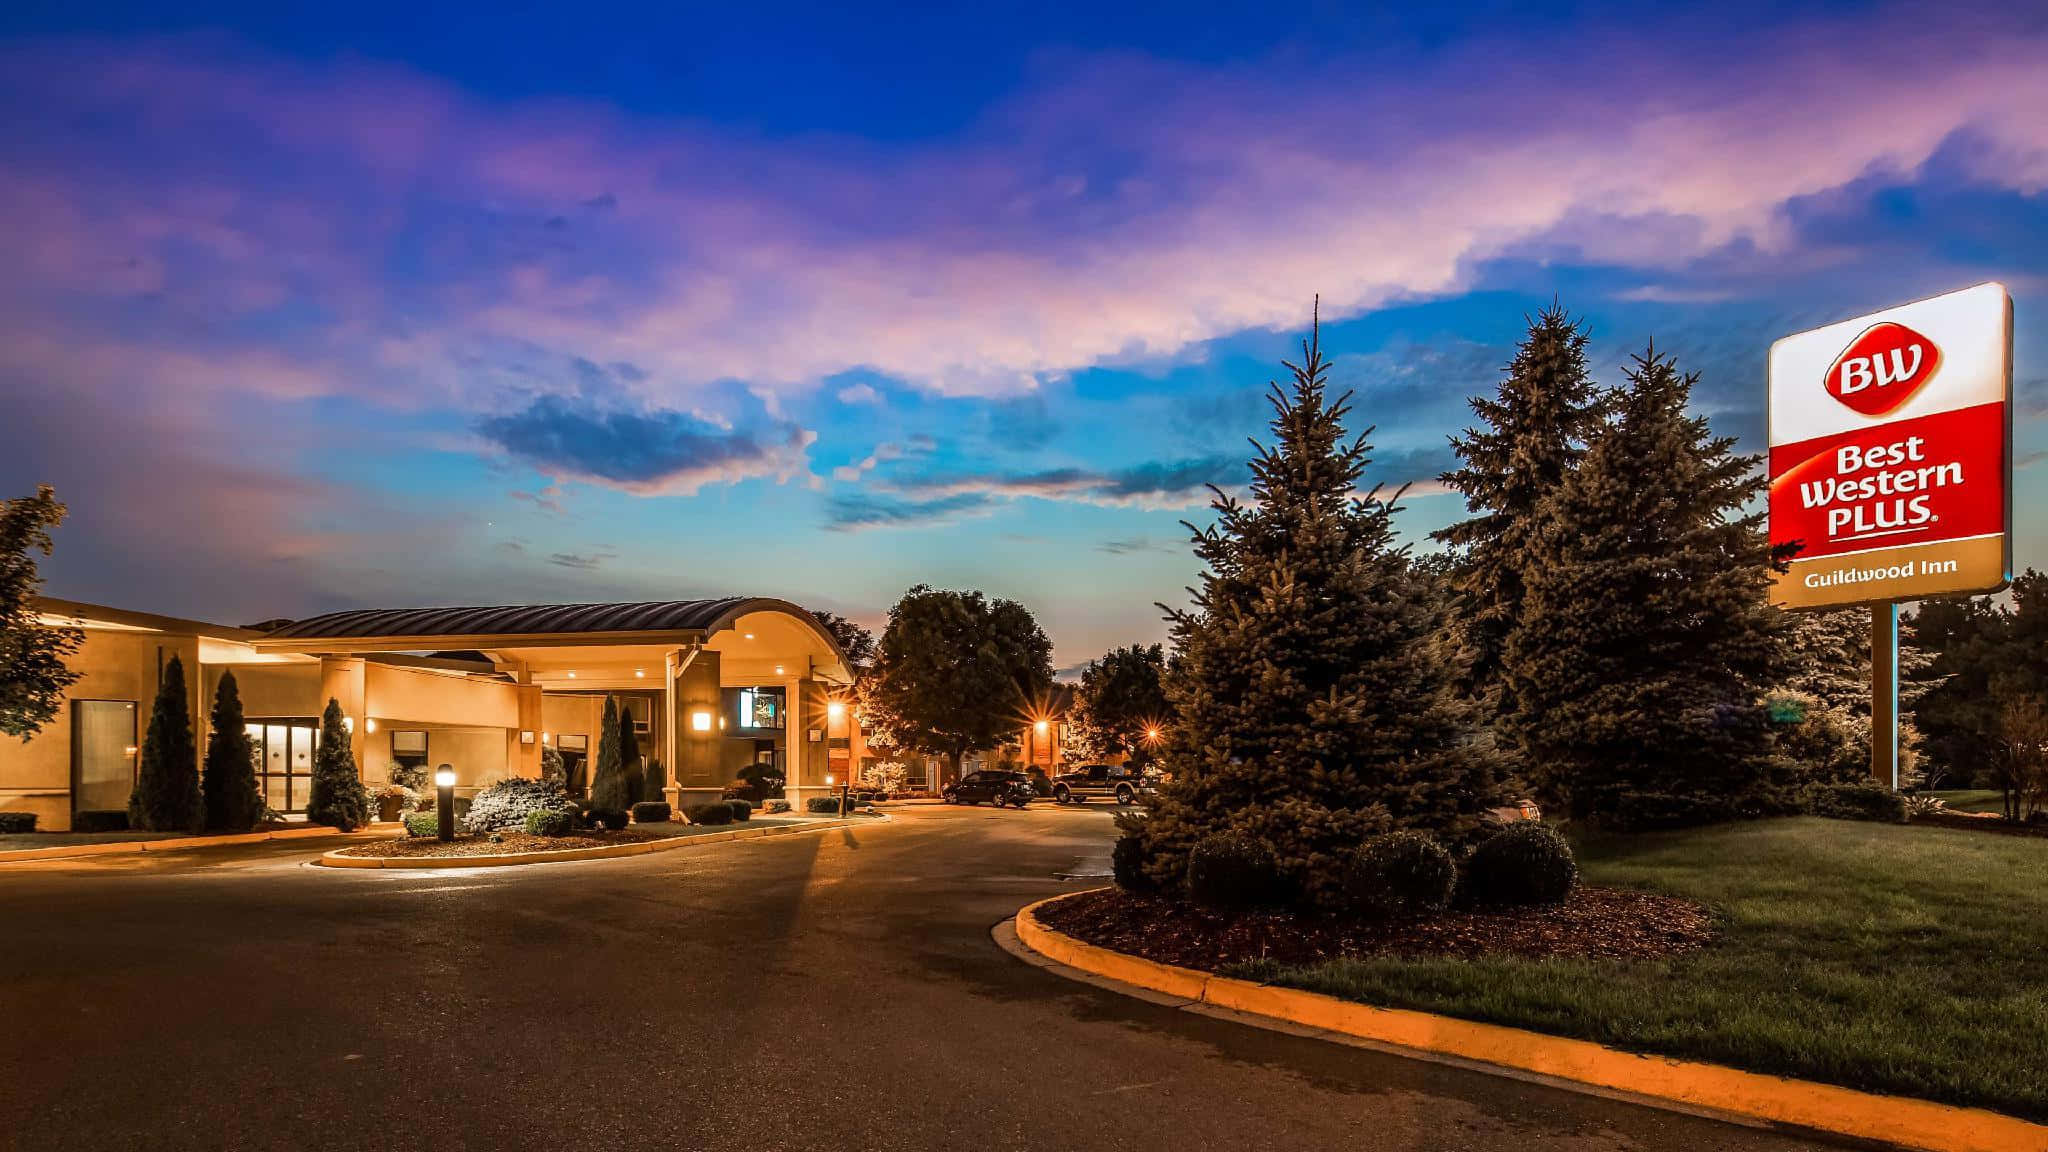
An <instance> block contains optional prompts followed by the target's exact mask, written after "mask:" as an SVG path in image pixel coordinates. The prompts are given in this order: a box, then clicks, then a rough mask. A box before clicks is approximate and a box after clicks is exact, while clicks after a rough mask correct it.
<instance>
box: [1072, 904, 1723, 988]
mask: <svg viewBox="0 0 2048 1152" xmlns="http://www.w3.org/2000/svg"><path fill="white" fill-rule="evenodd" d="M1038 916H1039V919H1040V920H1042V921H1044V922H1045V924H1046V925H1047V926H1048V927H1051V928H1054V929H1057V930H1059V931H1061V932H1064V933H1066V934H1067V935H1069V936H1073V937H1075V938H1077V939H1080V940H1085V941H1087V942H1088V943H1090V944H1095V945H1098V946H1100V947H1103V948H1110V949H1114V950H1116V951H1118V952H1127V953H1130V954H1132V955H1135V956H1142V957H1144V958H1145V959H1147V960H1156V961H1158V962H1160V963H1163V964H1175V965H1179V966H1180V967H1183V968H1197V969H1202V970H1205V971H1214V970H1217V969H1221V968H1226V967H1228V966H1230V965H1232V964H1239V963H1245V962H1249V961H1255V960H1269V961H1275V962H1278V963H1281V964H1312V963H1315V962H1318V961H1323V960H1333V959H1337V958H1339V957H1347V956H1348V957H1360V958H1363V957H1372V956H1401V957H1424V956H1449V957H1457V958H1462V959H1473V958H1476V957H1481V956H1518V957H1525V958H1539V959H1540V958H1543V957H1551V956H1558V957H1565V956H1569V957H1583V958H1591V959H1600V960H1642V959H1652V958H1655V957H1659V956H1668V955H1671V954H1673V953H1677V952H1687V951H1691V950H1693V949H1695V948H1699V947H1702V946H1703V945H1705V944H1706V943H1707V942H1708V941H1710V940H1711V939H1713V936H1714V928H1713V922H1712V920H1711V918H1710V917H1709V916H1708V914H1707V911H1706V909H1704V908H1702V907H1700V906H1699V905H1698V904H1695V903H1693V902H1692V901H1690V900H1681V899H1679V898H1677V897H1675V896H1660V895H1657V894H1656V893H1652V892H1633V891H1628V890H1625V889H1619V888H1584V887H1582V888H1580V889H1578V890H1577V891H1575V892H1574V893H1572V896H1571V898H1570V899H1569V900H1566V901H1565V902H1564V903H1563V904H1560V905H1557V906H1555V907H1548V908H1512V909H1499V910H1486V911H1478V910H1474V911H1461V910H1453V911H1450V912H1446V913H1444V914H1442V915H1440V916H1431V917H1425V918H1414V919H1394V920H1385V921H1377V920H1361V919H1352V918H1345V917H1334V916H1311V915H1305V914H1298V913H1293V912H1224V911H1218V910H1216V909H1211V908H1203V907H1200V906H1198V905H1193V904H1188V903H1186V902H1183V901H1179V900H1166V899H1161V898H1157V897H1146V896H1133V895H1130V894H1128V893H1125V892H1121V891H1118V890H1116V889H1108V890H1104V891H1100V892H1084V893H1082V894H1081V895H1079V896H1073V897H1069V898H1068V899H1065V900H1060V901H1057V902H1055V903H1052V904H1049V905H1047V906H1045V907H1044V908H1042V909H1040V910H1039V913H1038Z"/></svg>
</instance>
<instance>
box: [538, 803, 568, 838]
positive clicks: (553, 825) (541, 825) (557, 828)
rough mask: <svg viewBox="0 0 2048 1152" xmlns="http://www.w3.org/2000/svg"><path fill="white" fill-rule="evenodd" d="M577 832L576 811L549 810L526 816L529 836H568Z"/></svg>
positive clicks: (564, 809)
mask: <svg viewBox="0 0 2048 1152" xmlns="http://www.w3.org/2000/svg"><path fill="white" fill-rule="evenodd" d="M575 830H576V810H575V809H573V808H548V809H544V810H542V811H539V812H528V813H527V814H526V834H527V835H528V836H567V835H568V834H569V833H571V832H574V831H575Z"/></svg>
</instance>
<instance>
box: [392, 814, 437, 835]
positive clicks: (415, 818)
mask: <svg viewBox="0 0 2048 1152" xmlns="http://www.w3.org/2000/svg"><path fill="white" fill-rule="evenodd" d="M399 819H401V820H403V821H404V822H405V834H406V835H407V836H411V837H413V838H414V839H416V840H430V839H432V838H434V837H436V836H439V835H440V834H441V817H440V816H439V815H437V814H435V813H433V812H407V813H406V814H405V815H403V816H401V817H399Z"/></svg>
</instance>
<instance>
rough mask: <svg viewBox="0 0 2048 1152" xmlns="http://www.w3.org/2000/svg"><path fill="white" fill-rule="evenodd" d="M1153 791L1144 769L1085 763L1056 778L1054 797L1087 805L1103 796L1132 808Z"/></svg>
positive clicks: (1053, 784)
mask: <svg viewBox="0 0 2048 1152" xmlns="http://www.w3.org/2000/svg"><path fill="white" fill-rule="evenodd" d="M1152 792H1153V788H1152V785H1151V783H1150V782H1149V781H1147V780H1146V779H1145V774H1144V772H1142V771H1141V770H1139V769H1135V768H1126V767H1124V766H1122V765H1118V764H1083V765H1082V766H1080V767H1079V768H1076V769H1074V770H1073V771H1072V772H1062V773H1060V774H1059V775H1058V776H1055V777H1053V778H1052V798H1053V799H1054V800H1057V801H1058V802H1060V803H1061V804H1086V803H1087V802H1088V801H1090V800H1093V799H1096V798H1097V797H1100V798H1102V799H1105V800H1115V801H1116V802H1117V803H1118V804H1122V805H1124V806H1125V807H1129V806H1130V805H1132V804H1137V803H1139V802H1141V801H1143V800H1146V799H1148V798H1150V797H1151V795H1152Z"/></svg>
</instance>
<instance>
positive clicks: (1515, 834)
mask: <svg viewBox="0 0 2048 1152" xmlns="http://www.w3.org/2000/svg"><path fill="white" fill-rule="evenodd" d="M1578 882H1579V865H1578V861H1576V860H1574V859H1572V846H1571V845H1569V844H1567V843H1565V841H1564V837H1563V836H1560V835H1558V833H1557V830H1556V829H1555V828H1552V827H1551V826H1550V825H1548V824H1544V823H1540V822H1538V821H1535V820H1530V821H1526V822H1524V823H1520V824H1510V825H1508V826H1507V827H1505V828H1503V829H1501V830H1500V831H1498V832H1495V833H1494V834H1493V835H1491V836H1489V837H1487V838H1486V839H1485V840H1482V841H1480V844H1479V847H1477V848H1475V849H1473V851H1472V858H1471V859H1469V860H1467V861H1465V890H1466V892H1467V893H1468V894H1469V895H1470V896H1471V898H1472V900H1473V901H1474V902H1475V903H1479V904H1562V903H1564V900H1565V897H1567V896H1570V895H1571V894H1572V888H1573V887H1574V886H1576V885H1577V884H1578Z"/></svg>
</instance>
